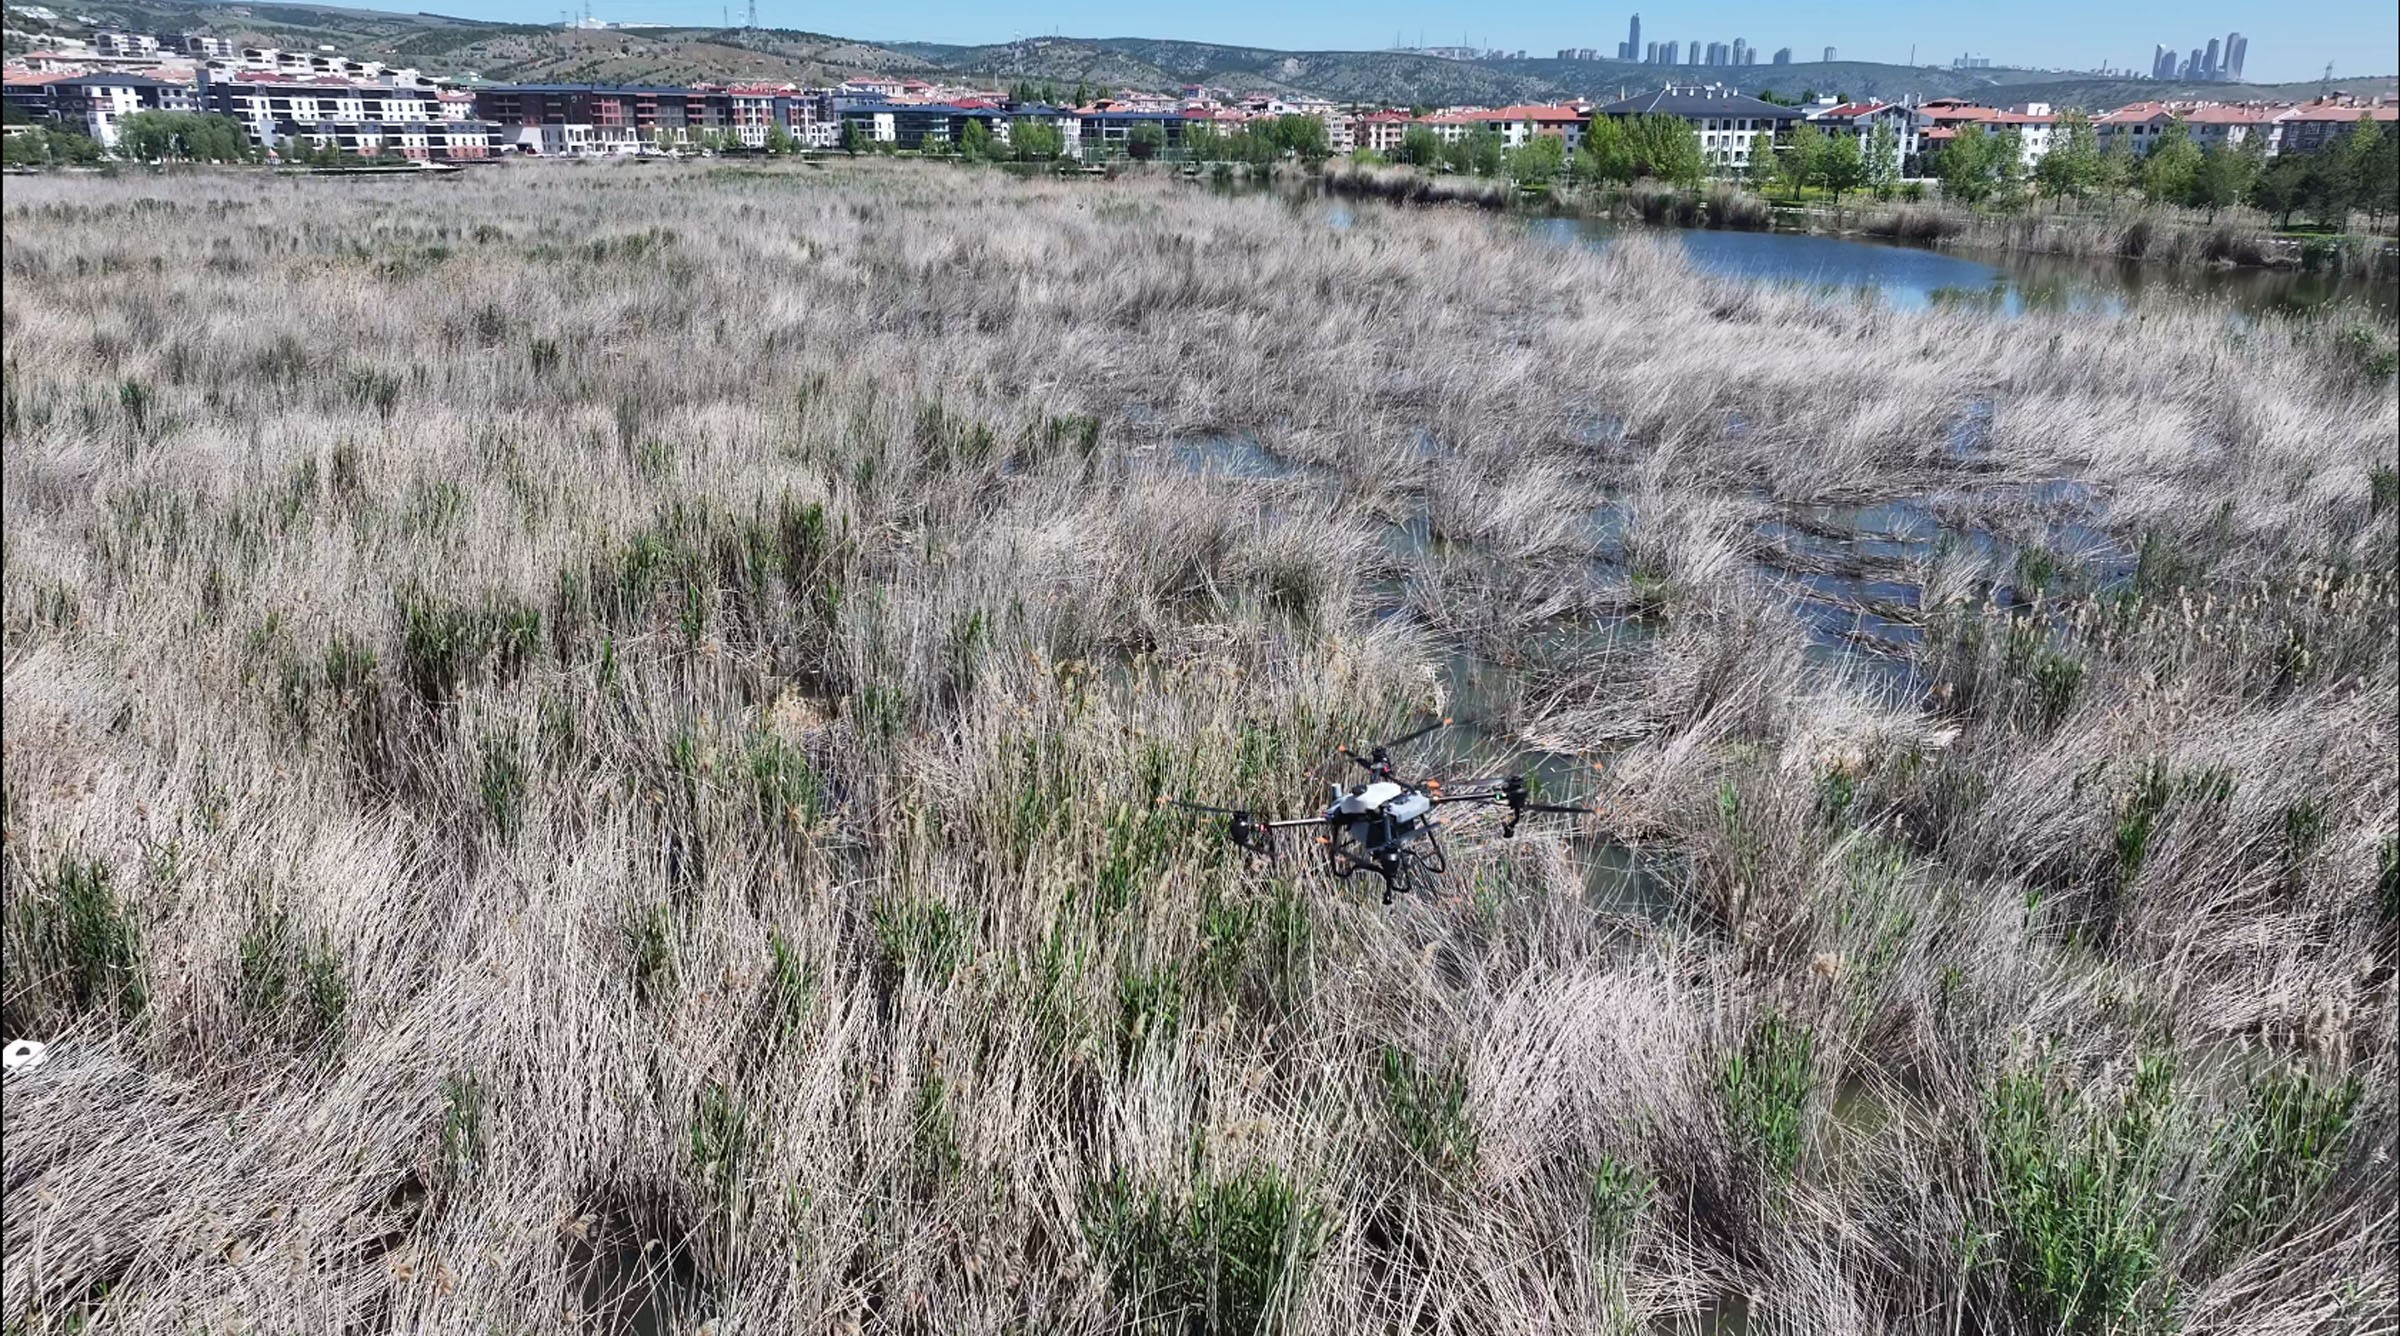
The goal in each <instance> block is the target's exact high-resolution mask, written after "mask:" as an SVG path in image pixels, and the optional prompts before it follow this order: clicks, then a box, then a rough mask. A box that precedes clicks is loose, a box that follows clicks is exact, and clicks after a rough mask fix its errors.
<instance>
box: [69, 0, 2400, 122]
mask: <svg viewBox="0 0 2400 1336" xmlns="http://www.w3.org/2000/svg"><path fill="white" fill-rule="evenodd" d="M53 8H58V9H60V10H61V11H62V12H70V11H71V12H72V13H75V14H81V15H89V16H91V17H93V18H95V19H99V20H101V21H102V23H104V24H107V25H114V26H123V27H126V28H131V29H135V30H139V31H155V32H178V31H182V30H185V29H195V30H204V31H208V32H213V33H217V34H219V35H222V36H227V37H236V38H240V39H242V40H244V41H248V42H254V43H266V44H270V45H275V46H281V47H286V48H300V49H314V48H316V47H318V46H330V47H332V48H334V49H335V50H337V51H339V52H341V53H342V54H344V55H348V56H352V57H355V58H358V59H368V60H382V61H385V62H387V63H391V64H396V65H414V66H416V67H417V68H419V69H422V70H424V71H426V72H427V73H429V74H436V75H449V76H461V75H474V76H478V77H481V78H484V79H495V80H545V81H555V82H583V81H618V82H660V83H666V82H692V81H701V80H705V81H709V82H716V83H728V82H734V81H739V80H763V81H775V82H781V81H785V80H789V81H792V82H795V83H801V84H827V83H836V82H839V81H841V80H843V79H848V78H855V77H859V76H863V75H897V76H913V77H919V78H932V77H940V76H948V77H950V78H953V79H958V80H961V81H967V82H989V83H993V84H1002V83H1007V82H1010V81H1014V80H1019V79H1033V80H1047V81H1049V82H1053V83H1059V84H1065V85H1069V86H1072V85H1074V84H1077V83H1086V84H1091V85H1094V86H1097V87H1108V88H1147V89H1156V90H1162V91H1171V90H1174V89H1176V88H1179V87H1182V86H1183V85H1185V84H1208V85H1210V86H1212V87H1219V88H1228V89H1233V90H1236V91H1241V92H1262V93H1307V94H1314V95H1316V96H1320V97H1329V98H1333V99H1335V100H1337V101H1342V102H1366V103H1377V104H1386V105H1392V106H1412V105H1454V104H1462V103H1481V104H1485V105H1501V104H1505V103H1510V102H1537V101H1555V100H1560V99H1564V98H1570V97H1591V98H1595V99H1613V98H1615V97H1618V96H1620V95H1621V94H1624V93H1630V92H1633V91H1635V90H1637V89H1642V88H1649V87H1655V86H1656V85H1657V84H1658V83H1659V82H1660V81H1661V80H1662V78H1664V77H1667V76H1670V75H1671V76H1672V77H1674V78H1677V79H1680V80H1696V79H1704V78H1715V79H1722V80H1724V81H1725V82H1726V83H1728V84H1730V85H1732V86H1734V87H1737V88H1740V89H1741V90H1743V91H1744V92H1752V93H1755V92H1762V91H1771V92H1775V93H1779V94H1784V95H1789V96H1797V95H1799V94H1802V93H1839V94H1844V95H1847V96H1850V97H1860V98H1865V97H1876V98H1902V97H1912V96H1913V97H1948V96H1967V97H1977V98H1983V99H1987V100H1990V101H1994V102H2003V103H2006V102H2022V101H2038V102H2050V103H2054V104H2056V105H2059V106H2062V107H2063V106H2082V107H2109V106H2116V105H2119V104H2121V103H2124V102H2130V101H2134V100H2136V99H2139V98H2156V97H2214V98H2226V99H2232V98H2240V97H2286V98H2301V97H2308V96H2311V95H2313V94H2314V93H2315V92H2316V91H2317V87H2316V85H2315V84H2314V83H2307V84H2282V85H2256V84H2202V83H2152V82H2150V81H2148V80H2141V79H2099V78H2092V77H2087V76H2061V75H2058V74H2056V73H2052V72H2045V71H2039V70H2009V69H1993V70H1958V71H1953V70H1945V69H1921V68H1916V67H1913V66H1906V65H1878V64H1872V63H1868V62H1864V61H1838V62H1834V63H1830V64H1824V63H1816V62H1811V63H1809V64H1804V65H1746V66H1741V67H1739V68H1732V69H1716V70H1694V69H1688V68H1686V69H1676V70H1669V71H1662V70H1660V69H1657V68H1656V67H1653V66H1646V65H1634V64H1627V63H1625V62H1623V61H1616V60H1589V61H1573V60H1548V59H1543V60H1447V59H1444V58H1442V57H1439V56H1425V55H1417V54H1413V53H1411V52H1406V51H1279V50H1275V49H1273V48H1269V47H1252V46H1222V45H1217V44H1215V43H1210V42H1182V41H1172V40H1167V39H1161V38H1149V37H1101V38H1086V37H1037V38H1029V39H1026V40H1023V41H1018V42H1006V43H1000V44H997V45H991V46H950V45H943V44H940V43H926V42H898V43H883V44H878V43H874V42H865V41H857V40H852V39H849V38H843V37H833V36H827V35H825V34H821V33H806V32H789V31H782V30H769V29H762V30H758V31H744V30H741V29H725V28H644V29H638V30H634V31H616V30H592V31H586V30H576V29H566V28H560V27H557V26H555V25H550V24H510V23H490V22H485V21H482V20H478V19H465V18H451V17H447V16H443V15H438V14H424V13H417V14H403V13H395V12H389V11H384V10H372V9H350V8H343V7H338V6H330V5H309V4H211V3H203V2H202V0H90V2H87V3H76V4H73V5H71V6H70V5H64V4H56V3H54V4H53ZM67 26H69V27H72V26H74V25H67ZM2338 82H2339V84H2340V86H2341V87H2343V88H2345V89H2348V90H2350V91H2352V92H2358V93H2371V92H2391V91H2393V89H2394V86H2395V85H2394V80H2393V79H2392V77H2391V76H2388V75H2387V76H2383V77H2380V78H2373V79H2344V80H2340V81H2338Z"/></svg>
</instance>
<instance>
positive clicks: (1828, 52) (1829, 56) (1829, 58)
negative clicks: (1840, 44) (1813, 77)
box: [1825, 46, 1833, 65]
mask: <svg viewBox="0 0 2400 1336" xmlns="http://www.w3.org/2000/svg"><path fill="white" fill-rule="evenodd" d="M1825 63H1826V64H1828V65H1831V64H1832V63H1833V48H1832V47H1830V46H1829V47H1826V48H1825Z"/></svg>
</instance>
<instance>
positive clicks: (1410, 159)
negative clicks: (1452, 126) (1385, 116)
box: [1399, 125, 1442, 167]
mask: <svg viewBox="0 0 2400 1336" xmlns="http://www.w3.org/2000/svg"><path fill="white" fill-rule="evenodd" d="M1399 158H1400V161H1402V162H1405V163H1408V164H1410V165H1411V166H1415V167H1439V166H1440V165H1441V163H1442V137H1441V136H1440V135H1437V134H1435V133H1434V132H1433V131H1432V130H1431V129H1430V128H1428V127H1426V126H1422V125H1412V126H1410V127H1408V129H1407V130H1405V131H1403V132H1402V133H1401V135H1400V152H1399Z"/></svg>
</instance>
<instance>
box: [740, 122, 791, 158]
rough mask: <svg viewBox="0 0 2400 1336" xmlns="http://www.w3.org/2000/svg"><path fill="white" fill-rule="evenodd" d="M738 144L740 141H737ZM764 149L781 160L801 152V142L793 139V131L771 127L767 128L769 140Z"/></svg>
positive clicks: (775, 126) (780, 127)
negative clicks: (785, 156)
mask: <svg viewBox="0 0 2400 1336" xmlns="http://www.w3.org/2000/svg"><path fill="white" fill-rule="evenodd" d="M736 142H739V141H738V140H737V141H736ZM763 147H764V148H765V149H766V151H767V152H768V153H769V154H772V155H774V156H775V157H779V158H780V157H783V156H784V155H786V154H790V153H797V152H799V151H800V143H799V141H798V140H796V139H793V138H792V134H791V131H789V130H786V129H784V128H783V127H782V126H780V125H770V126H768V127H767V138H766V143H765V144H764V145H763Z"/></svg>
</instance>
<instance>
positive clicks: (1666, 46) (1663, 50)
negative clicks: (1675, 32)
mask: <svg viewBox="0 0 2400 1336" xmlns="http://www.w3.org/2000/svg"><path fill="white" fill-rule="evenodd" d="M1682 55H1683V43H1681V42H1662V43H1660V44H1659V48H1658V63H1659V64H1661V65H1681V64H1682V63H1683V61H1682V60H1681V59H1679V57H1681V56H1682Z"/></svg>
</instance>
